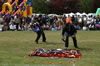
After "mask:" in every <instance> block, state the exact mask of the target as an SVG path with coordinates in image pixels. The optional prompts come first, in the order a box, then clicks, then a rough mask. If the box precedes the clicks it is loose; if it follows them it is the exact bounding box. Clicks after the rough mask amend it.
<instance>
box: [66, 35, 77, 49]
mask: <svg viewBox="0 0 100 66" xmlns="http://www.w3.org/2000/svg"><path fill="white" fill-rule="evenodd" d="M69 37H70V36H66V41H65V47H68V45H69ZM72 39H73V43H74V47H76V48H78V46H77V40H76V37H72Z"/></svg>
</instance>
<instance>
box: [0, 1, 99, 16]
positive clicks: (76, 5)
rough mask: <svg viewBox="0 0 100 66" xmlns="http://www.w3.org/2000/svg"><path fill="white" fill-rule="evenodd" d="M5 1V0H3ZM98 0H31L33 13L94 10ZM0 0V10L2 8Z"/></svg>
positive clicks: (97, 5)
mask: <svg viewBox="0 0 100 66" xmlns="http://www.w3.org/2000/svg"><path fill="white" fill-rule="evenodd" d="M5 1H7V0H5ZM99 3H100V1H99V0H33V13H46V14H49V13H56V14H63V13H69V12H86V13H90V12H96V9H97V8H99V7H100V5H99ZM2 4H3V3H1V0H0V11H1V10H2Z"/></svg>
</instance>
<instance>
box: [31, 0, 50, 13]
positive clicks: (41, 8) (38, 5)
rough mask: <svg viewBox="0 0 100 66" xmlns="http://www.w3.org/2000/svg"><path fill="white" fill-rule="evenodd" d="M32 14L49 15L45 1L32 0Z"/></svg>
mask: <svg viewBox="0 0 100 66" xmlns="http://www.w3.org/2000/svg"><path fill="white" fill-rule="evenodd" d="M33 12H34V13H49V8H48V6H47V3H46V0H33Z"/></svg>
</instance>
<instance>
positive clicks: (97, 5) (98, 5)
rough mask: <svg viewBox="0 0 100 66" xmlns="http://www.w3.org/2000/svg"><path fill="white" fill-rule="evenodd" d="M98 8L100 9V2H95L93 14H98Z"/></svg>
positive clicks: (98, 0)
mask: <svg viewBox="0 0 100 66" xmlns="http://www.w3.org/2000/svg"><path fill="white" fill-rule="evenodd" d="M97 8H100V0H94V1H93V12H96V10H97Z"/></svg>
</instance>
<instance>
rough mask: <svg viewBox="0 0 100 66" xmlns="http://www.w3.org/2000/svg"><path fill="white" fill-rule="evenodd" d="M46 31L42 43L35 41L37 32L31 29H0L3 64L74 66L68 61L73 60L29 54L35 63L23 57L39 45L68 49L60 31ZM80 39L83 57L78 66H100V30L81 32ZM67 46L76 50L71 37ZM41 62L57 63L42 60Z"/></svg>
mask: <svg viewBox="0 0 100 66" xmlns="http://www.w3.org/2000/svg"><path fill="white" fill-rule="evenodd" d="M45 34H46V37H47V43H43V42H42V39H40V40H39V44H35V43H34V40H35V38H36V34H35V33H34V32H32V31H30V32H24V31H15V32H12V31H7V32H0V66H72V63H65V62H67V61H70V60H72V59H64V58H59V59H58V58H57V59H56V58H53V59H51V58H49V59H48V58H40V57H28V59H30V60H34V62H32V61H30V60H27V59H24V56H28V54H30V53H31V52H32V51H33V50H35V49H37V48H44V49H53V48H62V49H64V48H65V47H64V42H63V41H62V40H61V31H55V32H52V31H45ZM77 40H78V46H79V48H80V51H81V53H82V57H81V59H80V60H78V61H77V62H75V64H76V66H99V65H100V31H78V33H77ZM68 49H75V48H74V46H73V41H72V39H71V38H70V42H69V48H68ZM41 61H44V62H55V63H54V64H49V63H40V62H41ZM59 62H62V64H59ZM63 62H64V64H63Z"/></svg>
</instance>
